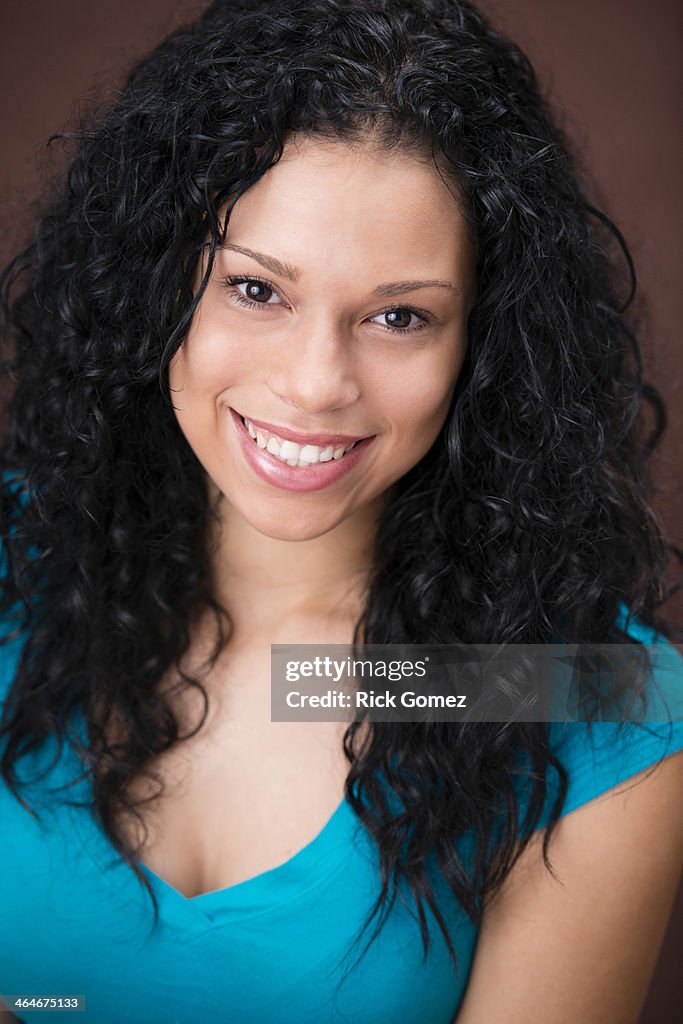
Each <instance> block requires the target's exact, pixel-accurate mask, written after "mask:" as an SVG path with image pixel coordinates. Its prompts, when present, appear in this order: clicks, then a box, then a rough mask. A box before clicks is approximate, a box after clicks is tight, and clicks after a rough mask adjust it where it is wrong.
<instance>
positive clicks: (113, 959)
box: [0, 625, 683, 1024]
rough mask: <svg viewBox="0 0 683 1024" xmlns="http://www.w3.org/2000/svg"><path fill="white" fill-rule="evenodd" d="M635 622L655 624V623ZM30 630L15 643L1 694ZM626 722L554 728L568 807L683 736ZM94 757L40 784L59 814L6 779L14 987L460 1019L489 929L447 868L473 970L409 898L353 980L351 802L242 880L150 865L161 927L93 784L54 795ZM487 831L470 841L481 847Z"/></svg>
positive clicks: (180, 1002) (671, 665) (43, 759)
mask: <svg viewBox="0 0 683 1024" xmlns="http://www.w3.org/2000/svg"><path fill="white" fill-rule="evenodd" d="M630 631H631V632H632V633H633V635H634V636H637V638H638V639H645V640H651V639H652V634H651V633H649V632H648V631H647V630H644V627H642V625H639V626H638V625H633V626H631V627H630ZM660 639H661V642H662V649H663V651H664V654H665V660H666V662H667V665H668V669H666V668H665V669H663V670H662V671H670V673H671V675H670V680H671V679H673V680H674V686H677V687H678V692H680V689H681V669H682V667H683V660H682V659H681V658H680V656H679V654H678V653H677V651H676V649H675V648H674V647H673V645H670V644H668V643H667V642H666V641H664V640H663V639H662V638H660ZM20 643H21V640H20V639H18V640H15V641H13V642H12V644H11V645H9V646H6V647H4V648H0V685H1V687H2V688H0V696H2V694H3V693H4V692H6V689H7V687H8V686H9V684H10V682H11V679H12V677H13V674H14V671H15V665H16V659H17V657H18V654H19V648H20ZM669 689H670V687H669ZM615 729H616V726H615V725H612V724H610V723H607V722H605V723H598V724H597V725H596V726H594V727H593V738H592V739H590V738H589V736H588V733H587V730H586V727H585V726H584V725H583V724H582V723H573V724H570V725H568V726H566V727H564V726H559V725H557V726H556V725H552V726H551V737H552V738H553V740H552V742H553V744H554V746H555V747H556V749H557V750H558V752H560V753H561V756H562V759H563V761H564V763H565V764H566V766H567V768H568V770H569V791H568V795H567V801H566V803H565V806H564V811H563V813H564V814H567V813H569V812H571V811H573V810H574V809H575V808H577V807H579V806H581V805H582V804H585V803H586V802H587V801H589V800H592V799H593V798H594V797H596V796H598V794H600V793H603V792H604V791H606V790H608V789H610V788H611V787H613V786H615V785H617V784H618V783H619V782H622V781H623V780H625V779H627V778H629V777H630V776H633V775H635V774H636V773H638V772H640V771H642V770H643V769H645V768H646V767H648V766H650V765H651V764H653V763H654V762H655V761H656V760H658V758H659V757H660V756H662V755H665V754H670V753H672V752H673V751H675V750H680V749H682V748H683V723H681V722H674V723H673V725H672V726H669V724H668V723H667V724H666V725H661V726H649V727H648V729H647V730H642V729H640V728H637V727H635V726H628V727H626V729H625V730H624V731H623V733H622V736H621V739H620V740H619V742H618V743H614V742H613V740H614V735H615ZM55 750H56V743H53V742H52V741H50V742H49V743H48V744H46V746H45V747H44V748H43V749H42V750H40V751H38V752H36V753H34V754H32V755H30V756H29V757H27V758H25V759H23V760H21V761H20V762H19V771H20V775H21V777H22V778H24V777H29V776H30V775H33V774H34V773H36V772H37V771H38V770H39V769H40V768H41V767H47V766H48V765H49V764H50V760H51V754H52V753H53V752H54V751H55ZM79 767H80V766H79V764H78V763H77V759H76V756H75V753H74V752H73V750H71V748H66V749H65V751H64V753H63V756H62V758H61V760H60V761H59V763H58V764H57V765H56V766H55V767H54V769H53V770H52V772H51V773H50V774H49V775H47V776H46V777H45V778H44V779H42V780H37V781H36V783H35V784H34V785H33V786H32V787H31V789H30V790H29V791H28V793H27V794H26V795H27V796H28V799H29V802H30V803H31V805H32V806H34V802H36V803H38V810H39V811H40V813H41V821H42V825H41V824H40V823H38V822H36V821H34V819H33V818H32V817H31V816H30V815H29V814H28V813H27V812H26V811H25V810H24V809H23V808H22V807H21V806H20V804H19V803H18V802H17V801H16V800H15V798H14V797H13V796H12V794H11V792H10V791H9V790H8V789H7V788H6V787H5V786H4V783H3V784H1V785H0V822H1V825H2V843H1V844H0V993H2V994H3V995H4V996H5V998H6V997H7V996H8V995H19V994H22V995H28V996H31V995H33V996H47V995H53V996H72V995H81V996H85V1012H84V1013H80V1014H76V1015H75V1016H74V1017H73V1018H71V1019H74V1020H75V1021H86V1022H88V1021H92V1022H93V1024H125V1022H131V1024H132V1022H134V1024H214V1022H233V1021H234V1022H235V1024H243V1022H247V1021H248V1022H250V1024H343V1022H344V1024H387V1022H389V1021H391V1022H392V1024H452V1022H453V1019H454V1017H455V1015H456V1013H457V1010H458V1007H459V1005H460V1003H461V1000H462V997H463V994H464V991H465V987H466V985H467V979H468V975H469V971H470V967H471V963H472V957H473V954H474V948H475V943H476V938H477V933H476V930H475V929H474V928H473V926H472V925H471V924H470V922H469V920H468V918H467V917H466V915H465V914H464V912H463V911H462V910H461V909H460V907H459V906H458V905H457V903H456V902H455V900H454V899H453V897H452V896H451V894H450V892H449V891H448V890H447V888H446V887H445V883H443V879H441V878H440V877H435V879H434V883H435V887H436V890H437V894H438V898H439V906H440V909H441V911H442V913H443V914H444V916H445V918H446V921H447V924H448V926H449V928H450V930H451V936H452V940H453V943H454V946H455V949H456V952H457V955H458V960H459V966H460V970H459V972H458V973H456V972H455V970H454V968H453V964H452V961H451V960H450V958H449V956H448V952H447V949H446V945H445V942H444V940H443V937H442V935H441V931H440V929H439V928H438V926H437V924H436V922H435V920H434V918H433V916H432V914H431V913H430V912H429V910H428V909H427V908H425V911H426V913H427V920H428V922H429V926H430V932H431V935H432V947H431V951H430V955H429V958H428V959H427V961H426V962H423V960H422V944H421V940H420V934H419V927H418V925H417V923H416V921H415V920H414V919H413V917H412V916H411V915H410V913H409V911H408V910H407V908H406V907H404V905H403V904H402V903H401V902H400V900H397V901H396V902H395V904H394V908H393V911H392V912H391V914H390V916H389V918H388V921H387V923H386V925H385V927H384V929H383V930H382V932H381V934H380V936H379V938H378V939H377V941H376V942H374V943H373V944H372V945H371V946H370V949H369V952H368V953H367V954H366V956H365V957H364V959H363V960H361V962H360V965H359V966H358V967H357V968H356V969H355V970H354V971H353V972H352V973H351V974H350V975H349V977H348V979H347V981H346V982H345V983H344V984H342V985H341V987H338V985H339V983H340V981H341V979H342V975H343V968H344V966H348V965H349V962H348V961H347V962H346V963H344V962H342V961H343V957H344V954H345V953H346V952H347V951H348V949H349V946H350V944H351V942H352V940H353V939H354V938H355V936H356V934H357V932H358V930H359V928H360V926H361V924H362V922H363V921H364V919H365V916H366V914H367V912H368V910H369V909H370V907H371V906H372V905H373V903H374V900H375V898H376V896H377V893H378V891H379V881H378V874H377V858H376V850H375V847H374V844H373V843H372V841H371V840H370V839H369V837H368V836H367V834H366V833H365V831H364V829H363V826H362V825H361V824H360V822H359V821H358V819H357V818H356V817H355V815H354V813H353V811H352V809H351V807H350V805H349V804H348V803H347V802H346V801H343V802H342V803H341V804H340V806H339V807H338V808H337V810H336V811H335V812H334V814H333V815H332V816H331V818H330V819H329V821H328V822H327V824H326V825H325V827H324V828H323V829H322V831H321V832H320V833H319V834H318V835H317V836H316V837H315V838H314V839H313V840H312V842H310V843H309V844H308V845H307V846H305V847H304V848H303V849H302V850H300V851H299V852H298V853H297V854H295V855H294V856H293V857H291V858H290V859H289V860H287V861H286V862H285V863H284V864H281V865H279V866H278V867H275V868H273V869H272V870H270V871H266V872H264V873H263V874H260V875H257V876H255V877H253V878H250V879H248V880H247V881H244V882H241V883H239V884H237V885H232V886H229V887H228V888H226V889H220V890H217V891H215V892H209V893H206V894H204V895H201V896H195V897H192V898H190V899H188V898H186V897H185V896H183V895H182V894H181V893H180V892H178V891H177V890H176V889H174V888H173V887H172V886H171V885H169V884H168V883H167V882H165V881H164V880H163V879H162V878H160V877H159V876H157V875H156V874H155V873H154V872H153V871H151V870H150V869H148V868H146V867H144V866H143V870H144V871H145V873H146V875H147V877H148V878H149V879H150V881H151V883H152V886H153V888H154V891H155V892H156V894H157V897H158V899H159V907H160V923H159V925H158V926H157V929H156V930H154V931H152V930H151V923H152V908H151V902H150V900H149V897H148V896H147V894H146V892H145V891H144V889H142V887H141V886H140V884H139V883H138V881H137V879H136V878H135V876H134V875H133V873H132V872H131V870H130V869H129V868H128V867H127V865H126V864H125V863H124V862H123V861H122V860H121V858H120V857H119V856H118V854H117V852H116V851H115V850H114V848H113V847H112V846H111V844H110V843H109V841H108V840H107V838H106V836H105V834H104V832H103V831H101V830H100V828H99V827H98V825H97V824H96V822H95V820H94V818H93V817H92V815H91V813H90V811H88V810H85V809H78V808H74V807H70V806H68V805H65V804H64V802H63V801H64V799H69V798H70V799H73V800H82V799H85V798H86V796H87V793H88V783H87V781H82V782H81V783H79V784H78V785H77V786H76V787H74V788H73V789H72V790H70V791H68V792H67V791H62V793H61V796H59V798H56V797H55V795H54V793H53V795H51V794H50V790H51V789H54V788H55V787H56V786H57V785H58V784H59V783H62V782H64V781H66V780H67V779H73V778H75V777H76V776H77V775H78V773H79ZM69 794H71V795H70V796H69ZM550 797H551V794H549V797H548V801H547V803H546V808H545V810H544V815H543V819H542V822H543V821H546V820H547V816H548V813H549V809H550ZM470 839H471V836H464V837H461V839H460V840H459V841H458V843H459V847H458V848H459V850H460V852H461V853H462V854H463V856H465V857H466V856H467V855H468V850H470V849H471V846H470ZM551 853H552V845H551ZM404 892H405V890H404ZM373 923H374V922H373ZM370 934H371V931H369V932H367V933H366V935H365V937H364V940H363V941H367V939H368V938H369V935H370ZM361 949H362V945H361V946H357V947H356V949H355V951H354V952H355V955H358V953H359V952H360V950H361ZM14 1012H15V1013H16V1014H17V1016H18V1017H19V1019H20V1020H26V1021H28V1020H34V1019H41V1020H42V1019H43V1018H44V1017H45V1018H49V1019H52V1018H55V1019H56V1013H54V1012H49V1011H41V1013H42V1016H41V1017H40V1018H36V1016H35V1014H33V1013H30V1012H26V1011H22V1010H21V1009H15V1010H14ZM60 1019H61V1020H62V1021H63V1020H64V1019H65V1015H64V1012H61V1013H60Z"/></svg>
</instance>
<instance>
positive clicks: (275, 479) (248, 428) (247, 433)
mask: <svg viewBox="0 0 683 1024" xmlns="http://www.w3.org/2000/svg"><path fill="white" fill-rule="evenodd" d="M230 418H231V420H232V423H233V425H234V427H235V431H236V433H237V438H238V440H239V444H240V448H241V450H242V454H243V456H244V459H245V461H246V462H247V464H248V465H249V466H250V468H251V469H252V470H253V472H254V473H256V475H257V476H259V477H260V478H261V479H262V480H265V481H267V482H268V483H269V484H272V485H274V486H276V487H280V488H283V489H284V490H291V491H316V490H320V489H321V488H323V487H328V486H330V485H331V484H333V483H336V482H337V481H338V480H341V479H342V477H345V476H346V475H347V474H348V473H350V472H351V471H352V470H353V469H354V468H355V466H356V465H358V463H359V462H360V460H361V459H362V458H363V455H364V454H365V452H366V451H367V450H368V448H369V447H370V446H371V445H372V442H373V441H374V440H375V437H376V435H374V434H373V435H372V436H371V437H364V438H360V439H357V440H355V441H351V442H350V443H349V444H347V445H337V446H334V445H331V444H327V445H313V444H305V445H301V444H298V443H297V442H296V441H291V440H289V439H283V438H280V437H278V435H277V434H273V433H272V432H270V431H268V430H265V429H264V428H263V427H261V426H256V425H255V424H253V423H252V422H251V421H250V420H248V419H245V417H243V416H241V415H240V414H239V413H237V412H236V411H235V410H234V409H230Z"/></svg>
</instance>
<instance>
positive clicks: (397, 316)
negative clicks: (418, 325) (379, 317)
mask: <svg viewBox="0 0 683 1024" xmlns="http://www.w3.org/2000/svg"><path fill="white" fill-rule="evenodd" d="M412 315H413V314H412V313H411V311H410V310H409V309H389V310H387V312H386V313H384V316H385V317H386V318H387V325H388V326H389V327H398V328H405V327H410V318H411V316H412Z"/></svg>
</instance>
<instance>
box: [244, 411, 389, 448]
mask: <svg viewBox="0 0 683 1024" xmlns="http://www.w3.org/2000/svg"><path fill="white" fill-rule="evenodd" d="M235 412H237V410H236V409H235ZM237 415H238V416H242V417H243V418H244V419H246V420H249V422H250V423H253V425H254V426H255V427H262V428H263V430H267V431H268V433H269V434H277V436H278V437H281V438H282V440H283V441H295V442H296V443H297V444H301V445H305V444H314V445H317V446H318V447H321V446H322V445H326V444H332V445H342V444H343V445H348V444H353V442H354V441H362V440H363V438H365V437H369V436H370V435H368V434H362V435H359V434H355V435H352V434H307V433H306V432H305V431H304V430H292V429H291V428H290V427H281V426H278V425H277V424H276V423H266V421H265V420H255V419H254V417H253V416H246V415H244V414H243V413H241V412H237Z"/></svg>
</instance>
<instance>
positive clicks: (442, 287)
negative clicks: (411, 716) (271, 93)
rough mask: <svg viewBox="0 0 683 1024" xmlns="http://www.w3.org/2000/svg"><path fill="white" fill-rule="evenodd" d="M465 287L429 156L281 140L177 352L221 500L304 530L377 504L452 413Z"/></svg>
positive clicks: (463, 233)
mask: <svg viewBox="0 0 683 1024" xmlns="http://www.w3.org/2000/svg"><path fill="white" fill-rule="evenodd" d="M199 280H200V276H199V274H198V275H197V283H198V282H199ZM474 288H475V282H474V270H473V256H472V249H471V245H470V242H469V239H468V232H467V229H466V225H465V221H464V218H463V216H462V214H461V212H460V210H459V208H458V205H457V204H456V201H455V199H454V198H453V196H452V194H451V192H449V190H448V189H447V187H446V185H445V184H444V182H443V181H442V179H441V178H440V176H439V174H438V173H437V172H436V170H435V169H434V168H433V167H432V166H431V165H429V164H427V163H423V162H421V161H420V160H418V159H417V158H416V157H415V156H412V155H400V154H397V153H396V152H395V153H392V154H391V155H387V154H386V153H385V154H381V153H378V152H376V151H375V150H374V149H372V148H370V147H369V146H364V147H356V148H349V147H348V146H346V145H343V144H341V143H336V142H328V141H322V140H319V139H311V138H301V139H296V140H293V141H292V142H291V143H289V144H288V145H287V146H286V148H285V151H284V154H283V157H282V159H281V160H280V161H279V163H277V164H276V165H275V166H274V167H273V168H272V169H271V170H270V171H268V173H267V174H266V175H265V176H264V177H263V178H262V179H261V180H260V181H259V182H258V183H257V184H256V185H254V186H253V187H252V188H251V189H250V190H249V191H248V192H247V193H246V194H245V195H244V196H242V198H241V199H240V200H239V201H238V202H237V204H236V206H235V209H234V210H233V213H232V215H231V217H230V223H229V229H228V234H227V239H226V244H225V246H224V247H223V248H222V249H221V250H220V251H219V253H218V257H217V259H216V263H215V266H214V269H213V274H212V278H211V281H210V283H209V285H208V287H207V289H206V292H205V294H204V295H203V297H202V299H201V302H200V305H199V307H198V309H197V312H196V314H195V317H194V320H193V322H192V325H191V327H190V330H189V332H188V336H187V338H186V340H185V342H184V343H183V345H182V346H181V348H180V349H179V351H178V352H177V353H176V355H175V357H174V359H173V361H172V363H171V366H170V385H171V389H172V397H173V402H174V405H175V409H176V415H177V418H178V422H179V424H180V427H181V429H182V430H183V433H184V434H185V436H186V437H187V440H188V441H189V443H190V445H191V446H192V448H193V450H194V452H195V454H196V455H197V458H198V459H199V460H200V462H201V463H202V465H203V466H204V468H205V470H206V472H207V474H208V477H209V483H210V486H211V485H212V486H211V489H212V490H213V489H214V488H215V489H217V490H218V491H219V492H220V493H221V494H222V496H223V499H222V503H223V511H224V513H225V512H228V511H230V510H232V511H233V512H234V513H237V514H238V515H241V516H242V517H244V519H246V520H247V522H248V523H250V524H251V525H252V526H253V527H254V528H255V529H256V530H258V531H259V532H261V533H263V534H266V535H267V536H270V537H274V538H279V539H291V540H305V539H310V538H313V537H318V536H322V535H323V534H325V533H327V532H328V531H330V530H331V529H333V528H334V527H335V526H337V525H339V524H340V523H342V522H343V521H345V520H347V519H348V518H349V517H353V516H359V517H361V518H362V517H363V516H364V515H366V514H367V512H368V509H369V508H371V507H374V506H377V507H379V505H380V504H381V502H382V499H383V496H386V494H387V492H388V490H389V488H391V486H392V485H393V484H394V483H395V482H396V481H397V480H399V479H400V478H401V477H402V476H403V475H404V474H405V473H407V472H408V470H410V469H411V468H412V467H413V466H414V465H415V464H416V463H417V462H418V461H419V460H420V459H421V458H422V456H423V455H424V454H425V453H426V452H427V451H428V450H429V448H430V447H431V446H432V444H433V442H434V440H435V438H436V437H437V435H438V433H439V430H440V429H441V427H442V425H443V423H444V420H445V418H446V414H447V411H448V408H449V403H450V401H451V398H452V395H453V389H454V387H455V383H456V380H457V377H458V373H459V371H460V367H461V365H462V362H463V359H464V356H465V351H466V344H467V336H466V322H467V316H468V313H469V311H470V309H471V306H472V303H473V299H474ZM242 417H245V418H246V419H247V420H248V421H250V422H251V424H252V435H253V433H254V431H255V432H256V438H253V436H250V433H249V432H248V429H247V428H245V427H244V426H243V424H242ZM268 425H270V426H268ZM335 435H344V436H342V437H341V438H340V437H335ZM354 439H364V440H362V442H359V443H358V444H357V445H356V446H355V447H354V448H353V449H352V450H351V451H350V452H348V453H347V454H343V455H342V454H341V452H342V451H343V450H344V449H346V448H348V446H349V445H350V444H351V443H352V442H353V440H354ZM282 441H284V442H289V443H288V444H287V443H286V444H284V445H282V444H281V443H280V442H282ZM340 455H341V457H340ZM301 461H304V462H306V463H310V464H307V465H299V463H300V462H301ZM288 463H296V464H295V465H290V464H288ZM226 503H227V507H226Z"/></svg>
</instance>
